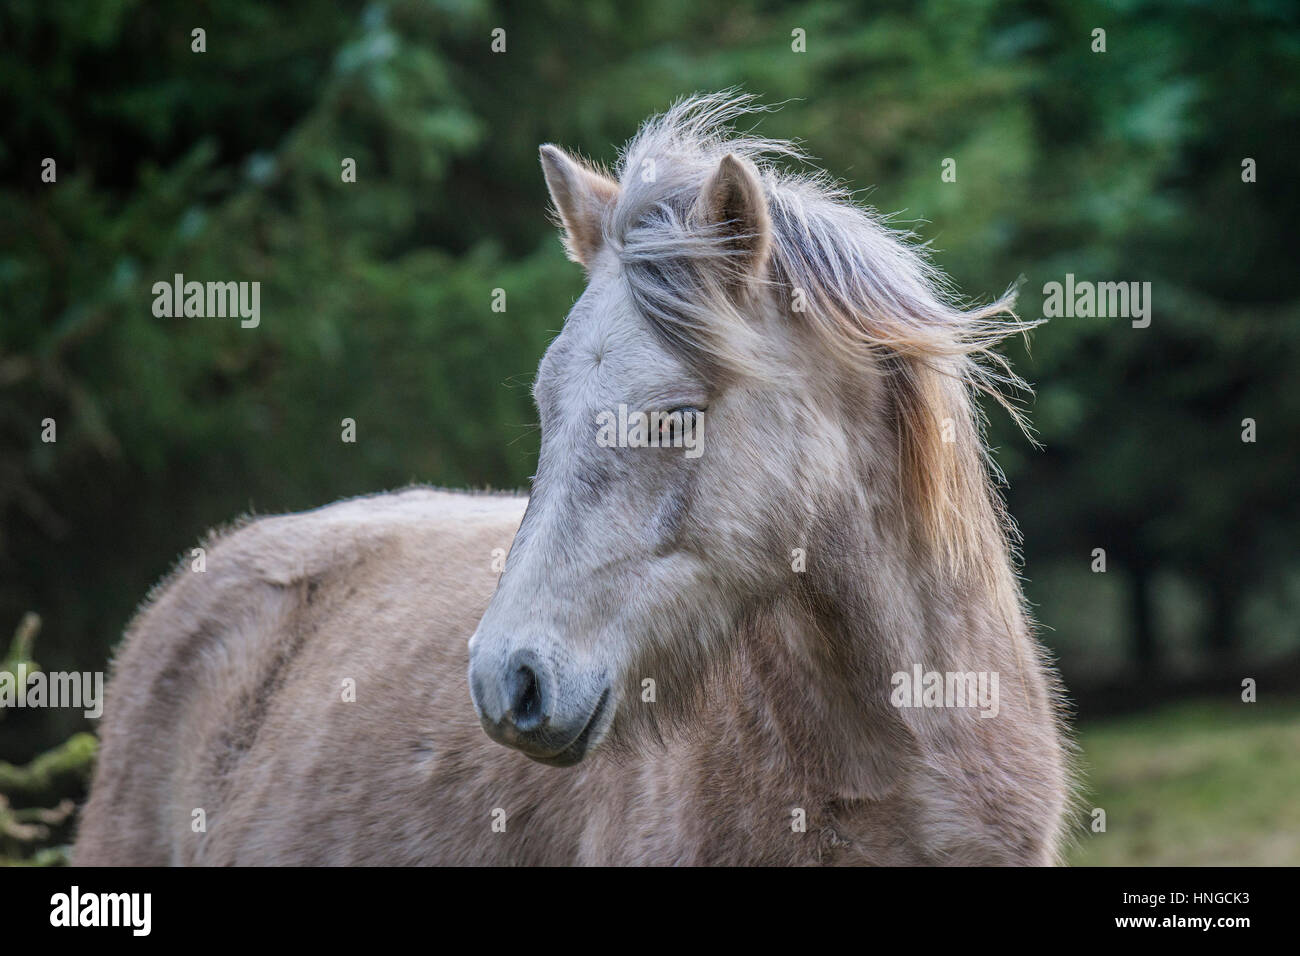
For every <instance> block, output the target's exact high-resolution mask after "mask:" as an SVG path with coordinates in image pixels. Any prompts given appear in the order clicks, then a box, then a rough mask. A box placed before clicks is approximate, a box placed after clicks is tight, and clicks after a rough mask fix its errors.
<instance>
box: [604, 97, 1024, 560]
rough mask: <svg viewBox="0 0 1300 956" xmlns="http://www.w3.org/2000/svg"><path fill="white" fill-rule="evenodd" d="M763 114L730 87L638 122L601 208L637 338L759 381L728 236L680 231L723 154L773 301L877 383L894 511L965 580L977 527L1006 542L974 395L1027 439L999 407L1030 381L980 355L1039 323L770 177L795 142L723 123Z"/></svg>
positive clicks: (899, 238)
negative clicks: (886, 402) (731, 163)
mask: <svg viewBox="0 0 1300 956" xmlns="http://www.w3.org/2000/svg"><path fill="white" fill-rule="evenodd" d="M767 109H768V108H767V107H763V106H760V105H757V104H756V102H755V98H754V97H753V96H752V95H749V94H738V93H737V92H736V91H734V90H728V91H723V92H721V93H712V94H697V95H694V96H690V97H687V98H684V99H681V100H679V101H677V102H676V103H675V104H674V105H673V106H672V107H671V108H670V109H669V110H668V111H667V112H665V113H664V114H662V115H661V116H658V117H654V118H652V119H650V120H649V121H647V122H646V123H645V124H644V125H643V126H642V128H641V129H640V131H639V132H638V133H637V135H636V136H635V137H634V138H633V139H632V140H631V141H630V142H629V143H628V144H627V145H626V146H625V147H624V149H623V150H622V152H621V154H620V157H619V160H618V162H617V165H616V168H615V170H614V172H613V174H612V175H613V177H614V178H615V179H617V180H618V182H619V185H620V189H619V192H618V195H617V199H616V200H615V201H614V202H613V203H611V204H610V205H609V206H608V207H607V208H606V210H605V213H604V219H603V222H602V232H603V239H604V242H605V245H606V247H607V248H610V249H613V250H614V251H615V253H616V255H617V256H618V258H619V261H620V263H621V265H622V269H623V276H624V279H625V281H626V282H627V285H628V289H629V292H630V294H631V297H632V300H633V301H634V302H635V304H636V305H637V307H638V308H639V310H640V311H641V313H642V314H643V315H644V316H645V317H646V319H647V320H648V321H649V323H650V324H651V327H652V328H653V329H654V330H655V332H656V333H657V334H658V335H660V336H661V338H662V339H663V340H664V341H665V342H666V343H667V344H668V345H669V346H670V347H672V348H674V349H675V350H676V351H677V352H678V353H679V354H681V355H683V356H684V357H685V358H686V359H687V360H688V361H690V362H692V363H693V364H694V365H695V366H696V367H697V368H700V369H701V370H702V371H703V372H704V373H705V374H706V376H710V377H716V376H719V375H750V376H757V377H762V376H766V375H770V374H773V368H772V364H773V363H771V362H770V361H768V362H764V355H765V351H764V348H763V345H762V343H760V342H758V341H756V338H757V333H756V331H755V329H754V327H753V326H754V323H753V322H752V321H749V320H748V319H746V317H745V316H744V314H743V311H742V310H743V306H744V303H743V302H737V301H736V296H735V295H734V294H733V293H734V289H735V288H736V283H735V281H734V280H735V279H736V278H737V275H736V270H737V266H736V263H737V257H736V254H735V253H736V248H735V244H734V242H733V241H732V240H734V238H735V237H734V236H727V235H726V234H724V232H722V231H719V230H709V229H704V228H701V226H700V224H699V223H698V222H697V221H693V218H694V215H695V212H694V206H695V203H696V200H697V197H698V196H699V194H700V191H701V188H702V186H703V184H704V183H705V182H706V181H707V179H708V177H709V176H710V174H711V173H712V172H713V171H714V170H715V169H716V168H717V166H718V164H719V163H720V162H721V160H722V158H723V157H724V156H726V155H727V154H728V153H732V154H735V155H737V156H739V157H742V158H743V159H745V160H748V161H749V162H750V163H752V164H753V166H754V168H755V169H757V171H758V174H759V178H760V181H761V183H762V186H763V191H764V193H765V195H766V198H767V202H768V207H769V210H768V211H769V215H770V218H771V224H772V237H771V239H772V241H771V251H770V255H769V258H768V263H767V275H766V280H765V284H766V287H767V290H768V291H769V292H772V293H774V294H773V295H772V296H771V298H772V299H773V300H774V301H776V302H777V303H778V304H781V305H782V307H783V309H784V311H785V312H786V313H787V315H788V318H789V320H790V321H792V322H794V323H797V324H800V325H801V326H803V327H804V328H805V329H806V330H808V331H809V332H810V333H811V334H813V335H814V336H815V337H816V339H817V340H818V341H819V342H820V343H821V344H822V345H824V346H825V348H826V352H827V354H829V355H832V356H835V357H836V358H837V359H838V360H840V361H841V362H843V363H846V365H847V367H848V369H849V371H850V373H853V372H861V373H862V374H863V375H870V374H879V373H881V372H882V371H883V372H884V373H885V379H886V382H887V389H888V393H889V396H890V399H891V401H892V405H893V410H894V415H895V419H896V429H897V440H898V480H899V484H900V491H901V494H902V496H903V500H904V502H905V503H906V505H907V507H906V508H905V509H904V512H905V514H908V515H909V516H910V517H909V521H915V522H916V523H917V525H918V527H919V529H920V531H921V538H922V540H923V541H925V542H928V543H929V544H930V545H931V546H933V547H934V548H935V549H936V550H937V551H938V552H939V554H940V555H941V556H942V557H943V558H944V559H945V561H946V563H947V564H948V565H949V566H950V567H952V568H953V569H955V570H963V569H966V570H970V569H971V565H972V562H973V559H974V556H976V555H979V554H980V553H981V552H982V551H984V550H985V549H987V547H988V544H989V538H988V535H989V533H990V531H992V532H993V533H996V534H998V535H999V536H1001V537H1002V539H1003V540H1004V541H1005V542H1006V543H1007V544H1008V546H1009V547H1013V546H1014V543H1015V541H1016V540H1017V539H1016V535H1015V529H1014V526H1013V524H1012V523H1011V521H1010V519H1009V518H1008V517H1007V516H1006V514H1005V510H1004V509H1003V507H1002V503H1001V498H1000V496H999V495H998V494H996V491H995V489H994V488H993V487H992V486H991V483H990V475H992V476H993V477H994V478H995V479H997V480H1000V479H1001V474H1000V472H999V471H998V470H997V467H996V465H995V464H994V463H993V462H992V460H991V458H990V457H989V456H988V453H987V450H986V448H985V444H984V441H983V426H984V419H983V417H982V414H981V412H980V409H979V406H978V404H977V402H976V400H975V399H976V397H977V396H978V395H979V394H981V393H982V394H986V395H988V396H990V397H991V398H992V399H993V400H994V401H996V402H997V403H998V404H1000V405H1001V406H1002V407H1003V408H1005V409H1006V410H1007V411H1008V412H1009V413H1010V414H1011V416H1012V418H1013V419H1014V420H1015V422H1016V424H1017V425H1018V426H1019V427H1020V428H1021V429H1022V430H1023V431H1025V432H1026V433H1028V432H1029V429H1028V425H1027V423H1026V421H1025V419H1024V417H1023V416H1022V413H1021V411H1020V409H1019V408H1018V407H1017V404H1016V402H1015V400H1014V398H1013V397H1012V396H1013V393H1014V392H1016V391H1017V390H1024V391H1026V392H1027V391H1028V386H1027V385H1026V384H1025V383H1024V382H1023V380H1021V379H1020V378H1019V377H1018V376H1017V375H1016V374H1015V373H1014V372H1013V371H1012V370H1011V368H1010V366H1009V365H1008V364H1007V362H1006V360H1005V359H1004V358H1003V357H1002V356H1001V355H999V354H998V353H997V352H995V351H994V347H995V346H996V345H997V344H998V343H999V342H1001V341H1002V340H1003V339H1004V338H1006V337H1008V336H1010V335H1013V334H1016V333H1023V332H1026V331H1028V330H1029V329H1030V328H1032V327H1033V326H1035V325H1037V324H1038V323H1037V322H1027V321H1022V320H1020V319H1019V318H1017V316H1016V315H1015V313H1014V311H1013V305H1014V301H1015V291H1014V287H1013V288H1012V289H1009V290H1008V291H1007V292H1006V293H1005V294H1004V295H1003V296H1002V297H1000V298H998V299H997V300H996V301H994V302H991V303H989V304H987V305H981V306H974V307H964V306H963V305H962V304H961V303H960V302H958V301H957V299H956V297H955V296H954V294H953V292H952V289H951V286H950V284H949V282H948V280H947V278H946V277H945V276H944V275H943V274H942V273H941V272H940V271H939V270H938V269H937V268H935V267H934V266H933V265H932V264H931V262H930V261H929V259H928V256H927V252H928V251H927V250H926V249H925V247H923V246H922V245H920V244H918V243H917V242H916V241H915V236H914V235H913V234H912V233H910V232H908V231H903V230H896V229H894V228H892V227H891V226H890V225H889V223H888V222H887V220H886V219H885V218H884V217H882V216H881V215H880V214H879V213H877V212H876V211H874V210H872V209H870V208H867V207H865V206H862V205H860V204H858V203H857V202H856V201H855V200H854V198H853V196H852V194H851V193H850V192H849V191H848V190H847V189H846V188H845V187H844V186H843V185H841V184H840V183H838V182H836V181H834V180H832V179H831V178H830V177H829V176H828V175H827V174H826V173H825V172H824V171H812V172H802V171H790V170H787V169H783V168H780V167H778V166H777V165H776V162H777V161H782V160H784V161H786V162H795V163H799V164H804V163H806V162H807V157H806V155H805V153H804V152H803V150H802V149H801V148H800V147H799V146H798V145H797V144H795V143H793V142H790V141H787V140H780V139H768V138H763V137H760V136H756V135H753V134H752V133H744V132H737V131H736V130H735V129H734V127H733V124H734V123H735V121H737V120H739V119H742V118H744V117H747V116H751V115H754V114H757V113H761V112H764V111H766V110H767ZM945 431H948V434H947V435H945ZM990 525H992V527H990ZM974 564H975V565H976V567H979V566H985V567H986V566H987V564H986V562H982V561H979V562H974Z"/></svg>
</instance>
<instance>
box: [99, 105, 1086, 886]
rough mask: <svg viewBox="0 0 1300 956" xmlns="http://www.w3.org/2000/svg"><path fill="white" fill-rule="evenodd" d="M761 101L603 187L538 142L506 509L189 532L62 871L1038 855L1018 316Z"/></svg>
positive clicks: (112, 698)
mask: <svg viewBox="0 0 1300 956" xmlns="http://www.w3.org/2000/svg"><path fill="white" fill-rule="evenodd" d="M749 109H751V107H750V105H749V101H748V100H747V99H746V98H743V97H742V98H736V97H729V96H724V95H717V96H705V97H696V98H692V99H689V100H686V101H683V102H681V103H679V104H678V105H676V106H675V107H674V108H673V109H671V110H670V111H669V112H668V113H667V114H665V115H664V116H662V117H659V118H657V119H655V120H653V121H651V122H649V123H648V124H647V125H646V126H645V127H644V128H643V129H642V130H641V132H640V133H639V134H638V135H637V136H636V137H635V138H634V139H633V140H632V142H631V143H630V144H629V145H628V146H627V147H626V149H625V150H624V153H623V155H622V159H621V162H620V164H619V170H618V173H617V175H614V176H610V175H606V174H605V173H603V172H602V171H600V170H598V169H596V168H594V167H592V166H590V165H587V164H584V163H582V162H580V161H578V160H575V159H572V158H570V157H569V156H567V155H566V154H565V153H563V152H562V151H560V150H559V149H556V148H555V147H552V146H544V147H542V166H543V170H544V172H545V176H546V181H547V184H548V186H549V187H550V192H551V197H552V200H553V201H554V204H555V208H556V211H557V212H558V216H559V219H560V220H561V222H562V225H563V230H564V237H565V242H566V245H567V247H568V250H569V252H570V255H571V257H572V258H573V259H575V260H576V261H577V262H579V263H581V264H582V266H583V267H584V268H585V269H586V271H587V273H588V276H589V284H588V287H587V290H586V292H585V293H584V294H583V296H582V297H581V298H580V299H579V300H578V302H577V303H576V305H575V306H574V308H573V310H572V312H571V314H570V315H569V317H568V319H567V321H566V323H565V326H564V329H563V331H562V332H561V333H560V335H559V336H558V337H557V338H556V339H555V341H554V342H553V343H552V344H551V346H550V348H549V349H548V350H547V352H546V355H545V356H544V357H543V359H542V362H541V367H540V369H539V371H538V375H537V380H536V386H535V389H534V392H535V396H536V399H537V406H538V409H539V412H540V416H541V426H542V445H541V457H540V461H539V463H538V468H537V475H536V478H535V480H534V482H533V486H532V494H531V497H530V498H528V499H524V498H519V497H513V496H489V495H471V494H454V493H449V492H441V491H434V490H430V489H418V488H417V489H409V490H406V491H401V492H397V493H393V494H387V495H378V496H375V497H371V498H363V499H355V500H351V501H346V502H342V503H339V504H336V505H332V506H330V507H327V508H322V509H320V510H317V511H313V512H308V513H305V514H298V515H287V516H282V517H272V518H260V519H257V520H255V521H250V522H247V523H245V524H243V525H242V526H240V527H239V528H238V529H237V530H233V531H230V532H228V533H226V534H224V535H220V536H218V537H216V538H215V539H214V540H213V541H212V542H211V543H210V545H209V554H208V561H207V570H206V572H205V573H201V574H200V573H194V572H191V571H189V570H186V569H182V570H178V571H177V572H175V573H174V574H173V575H172V576H171V577H170V578H169V579H168V580H167V581H166V582H165V583H164V584H163V585H161V586H160V587H159V588H158V589H157V590H156V592H155V594H154V596H153V597H152V599H151V601H150V602H149V604H148V605H147V606H146V607H145V609H144V610H143V611H142V612H141V613H140V615H139V616H138V617H137V619H136V621H135V622H134V624H133V625H132V627H131V629H130V631H129V633H128V635H127V640H126V642H125V645H124V647H123V649H122V651H121V654H120V656H119V659H118V660H117V662H116V665H115V673H114V678H113V681H112V683H111V685H110V688H109V692H108V699H107V712H106V716H105V718H104V723H103V731H102V750H101V755H100V758H99V765H98V769H97V773H96V780H95V783H94V787H93V791H92V794H91V798H90V802H89V804H88V806H87V807H86V809H85V812H84V815H83V818H82V824H81V832H80V837H79V840H78V843H77V847H76V852H75V856H74V862H76V863H78V864H103V863H198V864H218V863H254V864H261V863H298V864H343V863H375V864H407V863H461V864H464V863H687V864H702V863H711V864H712V863H717V864H745V863H763V864H797V863H810V862H835V863H873V864H925V863H953V864H975V863H1032V864H1038V863H1048V862H1053V861H1054V860H1055V859H1056V857H1057V853H1058V847H1059V840H1060V833H1061V828H1062V820H1063V817H1064V809H1065V807H1066V804H1067V798H1068V795H1069V773H1068V761H1067V759H1066V751H1067V748H1066V745H1065V737H1064V735H1063V732H1062V725H1061V721H1060V718H1059V715H1058V708H1057V703H1056V702H1057V685H1056V682H1055V680H1054V677H1053V675H1052V673H1051V671H1050V670H1049V668H1048V667H1047V666H1046V665H1045V664H1044V662H1043V658H1042V655H1041V653H1040V649H1039V646H1038V645H1037V643H1036V641H1035V639H1034V637H1033V635H1032V632H1031V627H1030V624H1029V622H1028V618H1027V615H1026V613H1025V610H1024V607H1023V600H1022V596H1021V593H1020V589H1019V584H1018V581H1017V578H1016V576H1015V573H1014V570H1013V564H1012V558H1011V537H1012V532H1011V530H1010V523H1009V521H1008V520H1007V519H1006V517H1005V516H1004V514H1003V511H1002V507H1001V502H1000V499H999V497H998V495H997V493H996V490H995V486H994V484H993V482H992V481H991V480H990V474H989V470H990V468H989V463H988V461H987V457H986V452H985V449H984V446H983V443H982V440H981V431H980V428H979V415H978V412H977V408H976V405H975V402H974V396H975V393H976V392H978V391H980V390H983V391H986V392H990V393H993V394H998V393H999V391H1000V386H1005V385H1008V384H1016V382H1017V380H1016V379H1015V378H1014V376H1013V375H1012V374H1011V372H1010V371H1009V369H1007V368H1006V366H1005V364H1002V363H1001V362H1000V360H999V359H998V358H997V357H996V356H995V355H993V353H991V352H990V347H991V346H992V345H993V344H995V343H996V342H997V341H998V340H999V339H1000V338H1001V337H1003V336H1005V335H1007V334H1008V333H1011V332H1015V331H1019V330H1021V329H1023V328H1025V327H1026V325H1025V324H1024V323H1020V322H1018V321H1016V320H1015V319H1014V317H1013V316H1010V315H1009V305H1010V303H1009V300H1007V299H1004V300H1001V301H998V302H996V303H994V304H992V305H990V306H987V307H983V308H977V309H973V310H963V309H961V308H958V307H956V306H954V305H953V304H952V303H951V302H950V301H949V299H948V298H946V297H945V295H944V294H943V293H942V291H941V289H942V283H941V281H940V279H939V277H938V276H937V274H936V273H935V272H934V271H933V270H932V269H931V268H930V267H929V266H928V265H927V264H926V263H925V261H924V260H923V259H922V258H921V256H920V255H919V254H918V252H917V251H916V249H915V248H914V247H913V246H910V245H908V244H907V243H906V242H905V241H904V240H903V238H902V237H900V236H898V235H897V234H895V233H893V232H891V231H890V230H889V229H887V228H886V227H885V226H884V225H883V224H882V223H881V222H880V221H879V220H878V219H876V218H875V217H874V216H873V215H872V214H871V213H869V212H868V211H866V210H864V209H863V208H861V207H859V206H857V205H855V204H853V203H852V202H851V201H850V200H849V199H848V198H847V197H846V196H845V195H844V194H843V193H842V192H840V191H838V190H837V189H836V188H834V187H833V186H831V185H830V184H828V182H827V181H826V180H825V179H824V177H807V176H798V175H793V174H790V173H787V172H781V171H778V169H777V168H776V167H775V166H773V165H772V158H773V157H775V158H777V159H780V158H781V157H782V156H785V157H789V155H790V154H791V153H792V147H790V146H789V144H786V143H781V142H772V141H766V140H761V139H757V138H754V137H748V136H736V135H733V134H731V133H730V132H729V129H730V125H731V123H732V121H734V120H735V119H736V118H737V117H739V116H740V115H741V114H743V113H745V112H746V111H747V110H749ZM647 171H653V175H648V174H647ZM615 423H616V424H615ZM525 506H526V509H525ZM521 522H522V523H521ZM497 549H499V550H497ZM506 549H508V550H509V558H508V561H507V562H506V564H505V568H504V573H503V574H501V575H500V579H499V582H498V579H497V574H496V573H495V571H494V569H493V564H494V551H496V553H497V555H498V556H499V555H501V554H504V553H505V552H506ZM467 671H468V681H467V680H466V673H467ZM990 691H991V694H990ZM485 732H486V733H485Z"/></svg>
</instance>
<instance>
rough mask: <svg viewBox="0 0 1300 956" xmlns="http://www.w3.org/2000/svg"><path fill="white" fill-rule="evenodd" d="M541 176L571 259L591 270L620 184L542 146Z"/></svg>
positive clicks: (556, 148)
mask: <svg viewBox="0 0 1300 956" xmlns="http://www.w3.org/2000/svg"><path fill="white" fill-rule="evenodd" d="M541 155H542V172H543V174H545V176H546V188H547V189H549V190H550V191H551V202H552V203H554V204H555V211H556V212H557V213H559V217H560V224H561V225H562V226H563V227H564V248H565V251H567V252H568V254H569V258H570V259H572V260H573V261H574V262H577V263H580V264H581V265H582V266H583V268H586V269H590V268H591V263H592V261H593V260H594V259H595V258H596V253H598V252H599V251H600V246H601V242H602V241H603V240H602V238H601V236H602V231H601V219H602V217H603V216H604V212H605V209H606V208H607V207H608V206H609V205H610V204H611V203H613V202H614V200H615V199H616V198H618V183H616V182H614V181H613V180H612V179H610V178H608V177H607V176H602V175H601V174H600V173H598V172H596V171H595V170H593V169H591V168H590V167H589V166H587V165H586V164H585V163H581V162H579V161H578V160H576V159H573V158H572V157H570V156H569V155H568V154H567V153H565V152H564V150H562V149H560V148H559V147H558V146H552V145H551V144H550V143H547V144H546V145H544V146H542V148H541Z"/></svg>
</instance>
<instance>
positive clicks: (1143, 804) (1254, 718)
mask: <svg viewBox="0 0 1300 956" xmlns="http://www.w3.org/2000/svg"><path fill="white" fill-rule="evenodd" d="M1079 742H1080V744H1081V745H1082V748H1083V755H1082V764H1083V769H1084V772H1085V774H1086V777H1085V781H1084V784H1085V787H1086V792H1085V796H1084V801H1083V803H1084V806H1085V807H1086V808H1087V810H1088V811H1089V812H1090V811H1091V810H1092V808H1094V807H1101V808H1103V809H1104V810H1105V811H1106V832H1105V833H1091V832H1089V833H1085V834H1084V835H1083V836H1082V837H1081V838H1080V839H1079V842H1078V845H1077V846H1076V847H1074V849H1073V851H1072V852H1071V854H1070V856H1069V862H1070V863H1072V864H1074V865H1076V866H1154V865H1162V864H1163V865H1172V866H1179V865H1182V866H1201V865H1208V864H1224V865H1255V866H1259V865H1273V866H1278V865H1292V866H1294V865H1300V701H1286V702H1276V703H1263V702H1261V703H1255V704H1244V703H1237V702H1231V703H1218V702H1215V703H1207V702H1199V703H1190V704H1178V705H1176V706H1171V707H1168V708H1165V709H1162V710H1159V711H1156V712H1154V713H1151V714H1143V715H1140V716H1136V717H1125V718H1117V719H1114V720H1109V721H1105V722H1099V723H1095V724H1091V725H1086V726H1084V727H1083V728H1081V731H1080V734H1079Z"/></svg>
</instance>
